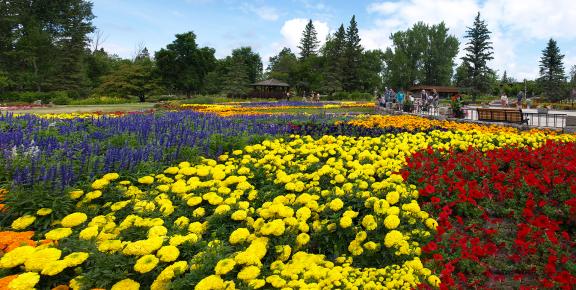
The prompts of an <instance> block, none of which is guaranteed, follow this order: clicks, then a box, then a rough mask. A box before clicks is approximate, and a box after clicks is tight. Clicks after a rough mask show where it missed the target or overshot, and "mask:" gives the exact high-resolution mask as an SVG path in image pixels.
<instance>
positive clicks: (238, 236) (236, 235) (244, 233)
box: [228, 228, 250, 245]
mask: <svg viewBox="0 0 576 290" xmlns="http://www.w3.org/2000/svg"><path fill="white" fill-rule="evenodd" d="M249 236H250V231H249V230H248V229H247V228H238V229H236V230H234V231H233V232H232V234H230V238H229V240H228V241H229V242H230V244H233V245H234V244H238V243H242V242H244V241H246V239H247V238H248V237H249Z"/></svg>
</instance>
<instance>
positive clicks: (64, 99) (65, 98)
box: [52, 94, 72, 105]
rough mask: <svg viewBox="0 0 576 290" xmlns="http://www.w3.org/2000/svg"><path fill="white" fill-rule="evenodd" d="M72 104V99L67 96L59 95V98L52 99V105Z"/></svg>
mask: <svg viewBox="0 0 576 290" xmlns="http://www.w3.org/2000/svg"><path fill="white" fill-rule="evenodd" d="M71 102H72V99H70V98H69V97H68V96H67V95H65V94H64V95H59V96H57V97H55V98H54V99H52V103H54V104H55V105H69V104H70V103H71Z"/></svg>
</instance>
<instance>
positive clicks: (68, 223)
mask: <svg viewBox="0 0 576 290" xmlns="http://www.w3.org/2000/svg"><path fill="white" fill-rule="evenodd" d="M87 219H88V216H87V215H86V214H85V213H83V212H75V213H71V214H69V215H67V216H65V217H64V218H63V219H62V221H61V222H60V223H61V224H62V226H63V227H66V228H72V227H75V226H77V225H79V224H82V223H84V222H85V221H86V220H87Z"/></svg>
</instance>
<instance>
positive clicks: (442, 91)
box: [408, 85, 460, 98]
mask: <svg viewBox="0 0 576 290" xmlns="http://www.w3.org/2000/svg"><path fill="white" fill-rule="evenodd" d="M433 89H435V90H436V92H438V96H440V98H450V97H452V96H454V95H456V94H458V93H459V92H460V91H459V90H458V88H456V87H447V86H426V85H418V86H413V87H411V88H409V89H408V91H409V92H412V94H413V95H414V97H420V92H422V90H426V92H428V94H430V93H432V90H433Z"/></svg>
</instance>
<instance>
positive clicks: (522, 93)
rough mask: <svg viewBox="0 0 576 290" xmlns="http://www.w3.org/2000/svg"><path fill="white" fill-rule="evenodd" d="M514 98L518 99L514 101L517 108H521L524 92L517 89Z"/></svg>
mask: <svg viewBox="0 0 576 290" xmlns="http://www.w3.org/2000/svg"><path fill="white" fill-rule="evenodd" d="M516 98H517V99H518V101H517V102H516V106H517V107H518V109H522V99H523V98H524V92H522V91H519V92H518V95H516Z"/></svg>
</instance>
